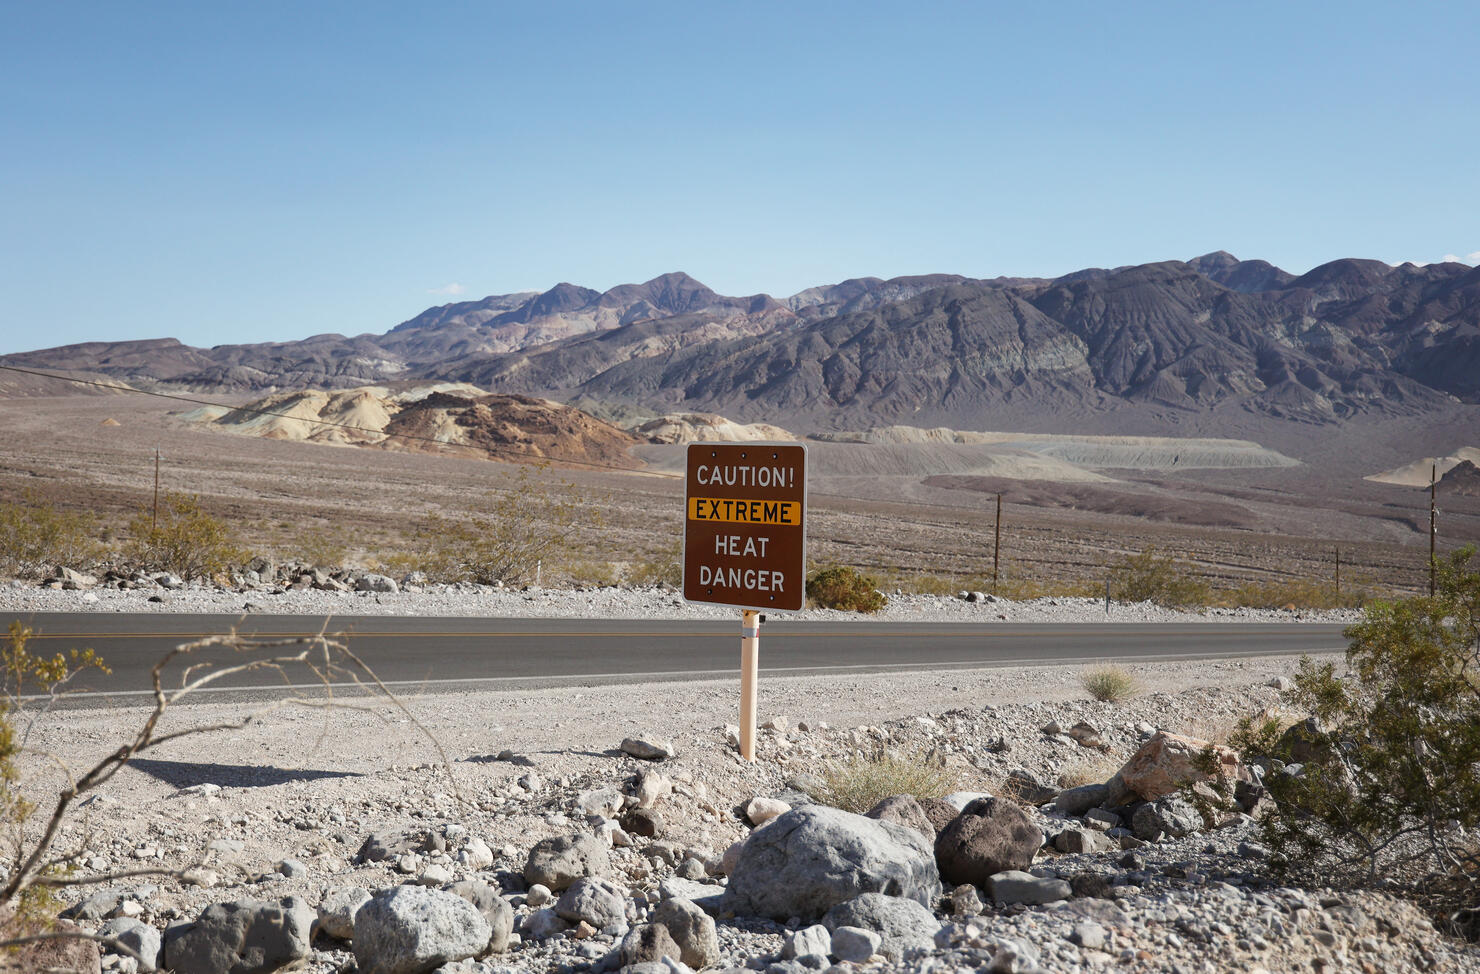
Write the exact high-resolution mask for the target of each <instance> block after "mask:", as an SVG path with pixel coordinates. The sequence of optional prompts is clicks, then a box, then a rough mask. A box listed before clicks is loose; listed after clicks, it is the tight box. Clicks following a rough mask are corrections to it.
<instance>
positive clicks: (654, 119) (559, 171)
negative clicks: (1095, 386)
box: [0, 0, 1480, 352]
mask: <svg viewBox="0 0 1480 974" xmlns="http://www.w3.org/2000/svg"><path fill="white" fill-rule="evenodd" d="M1024 7H1027V8H1029V9H1027V10H1024V9H1023V8H1024ZM0 11H3V18H4V19H3V25H4V29H3V30H0V294H3V305H0V352H8V351H20V350H24V349H30V348H38V347H46V346H51V345H58V344H64V343H69V342H76V341H89V340H123V339H132V338H151V337H164V336H171V337H176V338H179V339H181V340H183V341H186V342H188V343H190V344H197V345H213V344H220V343H226V342H243V341H266V340H279V339H293V338H303V337H307V336H309V335H312V334H318V333H322V332H342V333H346V334H359V333H362V332H383V331H385V330H387V329H388V328H390V327H391V326H392V325H394V324H396V323H397V322H399V321H402V320H404V319H405V318H408V317H410V316H412V315H413V314H415V313H416V312H418V311H420V310H421V309H422V308H424V307H427V306H428V305H432V304H440V303H443V302H445V301H448V300H458V299H463V300H466V299H471V298H476V297H481V296H483V295H486V294H493V293H503V292H509V291H518V290H542V289H545V288H548V287H549V286H551V285H553V284H555V283H557V282H559V281H572V282H575V283H578V284H583V285H586V286H589V287H595V288H601V289H604V288H607V287H610V286H612V285H614V284H618V283H622V282H627V281H641V280H646V279H648V278H651V277H653V276H655V275H657V274H660V273H663V272H666V271H671V270H685V271H687V272H689V273H691V274H693V275H694V276H695V277H697V278H699V279H700V280H702V281H704V282H705V283H707V284H709V285H710V286H711V287H714V288H715V289H716V290H719V291H721V292H724V293H729V294H748V293H753V292H757V291H766V292H769V293H771V294H775V295H785V294H789V293H792V292H795V291H797V290H800V289H801V288H804V287H808V286H811V285H815V284H822V283H829V282H833V281H837V280H841V279H843V278H847V277H854V276H861V275H877V276H882V277H892V276H895V275H901V274H916V273H926V272H935V271H940V272H952V273H959V274H968V275H972V276H982V277H992V276H996V275H1000V274H1009V275H1054V274H1060V273H1064V272H1066V271H1070V270H1074V269H1077V268H1080V267H1086V266H1112V265H1118V264H1128V263H1139V262H1144V261H1151V260H1163V259H1169V258H1187V257H1192V256H1195V255H1197V254H1201V253H1205V252H1207V251H1210V250H1217V249H1226V250H1229V251H1232V252H1233V253H1235V254H1237V255H1238V256H1240V257H1245V258H1250V257H1261V258H1264V259H1267V260H1271V261H1274V262H1275V263H1277V264H1280V265H1281V266H1283V267H1286V268H1287V269H1289V270H1292V271H1296V272H1299V271H1304V270H1306V269H1309V268H1310V267H1312V266H1314V265H1316V264H1319V263H1323V262H1325V261H1327V260H1331V259H1335V258H1338V257H1348V256H1361V257H1376V258H1380V259H1384V260H1388V261H1392V262H1397V261H1402V260H1415V261H1432V260H1439V259H1442V258H1443V257H1445V256H1446V255H1458V256H1459V257H1460V258H1462V259H1466V260H1467V262H1468V263H1476V262H1480V254H1477V253H1476V252H1477V251H1480V189H1477V186H1480V178H1477V175H1480V111H1477V105H1480V58H1477V57H1476V56H1475V50H1476V45H1477V42H1480V5H1476V4H1468V3H1453V4H1412V3H1411V4H1404V5H1387V4H1365V3H1346V4H1313V3H1312V4H1294V3H1278V4H1259V3H1240V4H1216V5H1214V4H1189V3H1185V2H1177V3H1164V4H1104V3H1094V4H1057V5H1048V4H1034V5H1025V4H1005V3H1004V4H989V3H969V4H968V3H960V4H957V3H936V4H922V3H913V4H903V3H901V4H870V3H862V2H853V3H835V4H832V3H806V4H793V3H776V4H769V3H743V4H705V3H697V4H696V3H689V4H678V3H673V4H667V3H623V4H618V3H609V2H607V3H591V4H562V3H542V4H528V5H522V4H521V5H514V4H498V3H474V4H446V3H444V4H435V3H433V4H378V3H367V2H357V3H345V4H330V3H312V2H310V3H301V2H295V3H270V2H256V3H251V4H212V3H205V4H202V3H180V4H170V3H113V2H109V3H33V2H29V0H27V2H17V0H4V2H3V5H0Z"/></svg>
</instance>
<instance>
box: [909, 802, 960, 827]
mask: <svg viewBox="0 0 1480 974" xmlns="http://www.w3.org/2000/svg"><path fill="white" fill-rule="evenodd" d="M916 801H917V802H919V805H920V808H921V809H922V810H924V812H925V817H926V818H928V819H929V820H930V825H931V827H932V828H934V829H935V833H936V834H937V835H939V834H940V830H941V829H943V828H945V827H946V826H947V825H950V824H951V823H952V822H954V821H955V820H956V816H957V815H960V814H961V809H959V808H957V807H956V806H955V805H952V804H951V803H950V802H948V801H946V800H945V799H944V798H918V799H916Z"/></svg>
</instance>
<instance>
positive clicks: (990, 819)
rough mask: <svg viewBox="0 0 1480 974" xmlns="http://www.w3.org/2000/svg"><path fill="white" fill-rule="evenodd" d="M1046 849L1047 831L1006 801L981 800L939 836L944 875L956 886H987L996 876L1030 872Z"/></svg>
mask: <svg viewBox="0 0 1480 974" xmlns="http://www.w3.org/2000/svg"><path fill="white" fill-rule="evenodd" d="M1042 847H1043V832H1042V831H1040V830H1039V828H1038V826H1036V825H1034V824H1033V820H1032V819H1030V818H1029V817H1028V813H1027V812H1025V811H1023V810H1022V809H1021V808H1019V807H1018V806H1017V805H1015V804H1013V803H1012V802H1010V801H1008V800H1007V799H1005V798H979V799H977V800H976V801H973V802H971V803H970V804H969V805H967V806H966V808H965V809H963V810H962V812H961V814H960V815H958V816H957V817H956V819H955V820H954V821H953V822H951V824H950V825H947V826H946V827H945V828H944V829H942V830H941V832H940V834H939V835H938V836H936V837H935V859H936V862H937V863H938V864H939V865H940V875H941V876H942V877H943V878H944V879H946V880H947V881H948V882H950V883H952V884H953V885H959V884H961V883H970V884H971V885H973V886H978V887H985V886H986V884H987V880H988V879H989V878H990V877H992V876H993V875H995V874H997V873H1000V872H1003V871H1005V870H1008V869H1027V868H1028V866H1029V865H1031V864H1032V862H1033V856H1034V854H1036V853H1037V852H1038V850H1039V849H1041V848H1042Z"/></svg>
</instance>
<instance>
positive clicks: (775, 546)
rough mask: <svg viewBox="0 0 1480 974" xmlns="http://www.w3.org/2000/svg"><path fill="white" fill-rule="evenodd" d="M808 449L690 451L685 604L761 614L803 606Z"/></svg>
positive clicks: (716, 446)
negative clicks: (735, 608) (735, 609)
mask: <svg viewBox="0 0 1480 974" xmlns="http://www.w3.org/2000/svg"><path fill="white" fill-rule="evenodd" d="M806 522H807V448H806V447H805V446H803V445H802V444H800V443H691V444H689V453H688V474H687V478H686V485H685V488H684V533H683V542H684V546H683V597H684V598H685V599H687V600H688V601H690V602H709V603H713V604H715V605H733V606H737V607H739V608H742V609H759V610H761V611H763V612H764V611H771V610H791V611H795V610H797V609H800V608H801V607H802V604H803V602H805V601H806V592H805V584H806V571H807V531H806V526H807V525H806Z"/></svg>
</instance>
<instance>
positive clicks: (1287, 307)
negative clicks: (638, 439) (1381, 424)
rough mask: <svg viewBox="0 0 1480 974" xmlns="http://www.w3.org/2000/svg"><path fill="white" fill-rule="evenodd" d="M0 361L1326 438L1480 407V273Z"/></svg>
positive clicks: (1127, 273) (429, 329) (1082, 288)
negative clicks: (1326, 433) (1286, 426)
mask: <svg viewBox="0 0 1480 974" xmlns="http://www.w3.org/2000/svg"><path fill="white" fill-rule="evenodd" d="M0 363H3V364H10V365H18V366H25V367H32V368H42V369H65V370H75V371H86V372H93V373H101V374H104V375H107V376H110V377H113V378H116V379H120V380H123V381H126V382H129V383H132V384H140V385H148V386H165V387H176V388H188V389H191V390H195V391H203V392H234V393H241V392H258V391H265V390H272V389H295V388H309V387H317V388H330V389H333V388H348V387H353V386H362V385H366V384H371V383H387V382H397V381H404V380H418V381H421V380H436V381H458V382H469V383H473V384H475V385H477V386H480V387H482V388H485V389H489V390H493V391H495V392H500V393H517V394H523V395H535V396H543V397H549V398H553V399H559V400H562V401H575V402H577V403H580V404H585V405H587V406H589V407H590V408H591V409H592V410H593V411H597V412H601V411H603V410H607V411H608V412H609V413H610V412H621V411H624V410H625V411H631V410H636V411H638V412H641V411H643V410H647V411H650V412H652V413H668V412H675V411H705V412H715V413H722V414H724V415H726V416H730V417H732V418H734V419H737V420H742V421H770V422H780V423H783V424H790V428H792V429H798V430H808V429H813V430H825V429H847V428H857V427H859V426H862V425H875V424H890V423H909V424H913V425H937V424H938V425H949V426H954V427H956V428H959V429H993V428H999V429H1000V428H1003V425H1002V420H1003V417H1005V416H1010V417H1034V416H1040V417H1041V416H1045V415H1064V414H1071V415H1076V416H1089V415H1094V414H1106V413H1115V412H1117V411H1125V410H1140V411H1141V413H1142V414H1155V415H1157V416H1160V417H1162V418H1164V419H1165V420H1166V422H1168V423H1172V424H1175V422H1176V420H1177V417H1178V416H1183V415H1197V414H1200V413H1206V412H1208V411H1212V410H1218V411H1223V412H1227V411H1229V410H1233V411H1235V412H1236V413H1238V414H1240V415H1247V416H1250V417H1254V418H1257V419H1272V420H1288V421H1296V422H1299V423H1301V424H1315V425H1318V426H1320V425H1327V424H1337V423H1343V422H1346V421H1347V420H1350V419H1353V418H1356V417H1361V416H1371V417H1403V416H1421V415H1424V414H1427V413H1430V412H1434V411H1441V410H1448V411H1452V410H1453V409H1454V407H1456V406H1457V405H1460V404H1475V403H1480V268H1471V267H1468V266H1466V265H1464V264H1458V263H1444V264H1429V265H1424V266H1417V265H1414V264H1402V265H1398V266H1390V265H1388V264H1385V263H1383V262H1381V261H1375V260H1358V259H1346V260H1337V261H1333V262H1331V263H1328V264H1323V265H1321V266H1319V267H1316V268H1314V269H1313V270H1311V271H1309V272H1308V273H1306V274H1302V275H1298V276H1297V275H1294V274H1291V273H1289V272H1286V271H1284V270H1281V269H1280V268H1278V267H1275V266H1274V265H1272V264H1269V263H1267V262H1265V261H1260V260H1238V259H1236V258H1234V257H1233V256H1232V255H1230V254H1227V253H1224V252H1218V253H1212V254H1207V255H1204V256H1202V257H1198V258H1195V259H1193V260H1189V261H1185V262H1184V261H1165V262H1161V263H1153V264H1144V265H1137V266H1129V267H1118V268H1113V269H1102V268H1091V269H1086V270H1082V271H1076V272H1074V273H1071V274H1066V275H1064V276H1062V277H1059V278H1054V279H1047V278H995V279H990V280H978V279H971V278H966V277H960V276H955V275H946V274H938V275H927V276H921V277H902V278H894V279H891V280H882V279H879V278H856V279H852V280H847V281H843V282H841V283H839V284H833V285H827V286H821V287H814V288H809V289H807V290H805V291H802V292H800V293H798V294H794V295H792V296H790V297H787V298H773V297H771V296H770V295H766V294H756V295H749V296H744V297H729V296H725V295H721V294H718V293H716V292H714V291H713V290H711V289H710V288H708V287H706V286H705V285H703V284H701V283H700V282H698V281H696V280H694V279H693V278H692V277H689V276H688V275H686V274H682V273H672V274H665V275H663V276H661V277H657V278H654V279H653V280H651V281H648V282H646V283H643V284H627V285H621V286H619V287H615V288H612V289H610V290H608V291H604V292H598V291H595V290H592V289H589V288H584V287H579V286H576V285H573V284H558V285H556V286H555V287H553V288H551V289H550V290H548V291H544V292H521V293H516V294H505V295H496V296H492V297H487V298H484V299H482V300H480V301H467V302H459V303H455V304H447V305H441V306H438V307H434V308H429V309H427V310H426V311H424V312H422V313H421V314H419V315H417V316H416V317H414V318H412V319H410V320H409V321H405V322H402V323H401V324H398V325H396V326H395V327H393V328H391V329H390V330H389V331H387V332H385V333H384V334H363V335H358V336H354V337H346V336H342V335H316V336H313V337H311V338H306V339H304V340H302V341H291V342H275V343H265V344H242V345H218V346H216V347H214V348H209V349H204V348H194V347H190V346H187V345H183V344H181V343H179V342H177V341H175V340H173V339H155V340H147V341H126V342H94V343H87V344H82V345H70V346H65V347H61V348H53V349H45V350H41V351H35V352H25V353H19V354H12V355H7V356H3V357H0Z"/></svg>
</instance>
